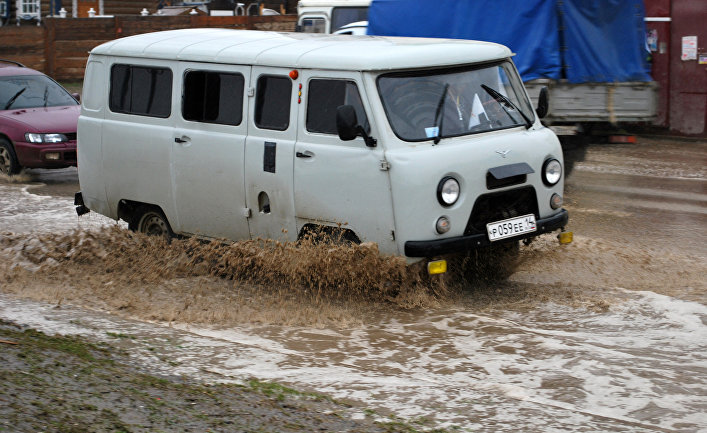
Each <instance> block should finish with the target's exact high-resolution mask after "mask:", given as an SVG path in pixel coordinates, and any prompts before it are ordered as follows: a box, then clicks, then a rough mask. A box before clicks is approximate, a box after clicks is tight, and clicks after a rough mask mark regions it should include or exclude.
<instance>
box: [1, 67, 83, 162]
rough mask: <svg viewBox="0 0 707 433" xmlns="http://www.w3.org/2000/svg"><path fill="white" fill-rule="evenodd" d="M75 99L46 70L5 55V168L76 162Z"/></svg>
mask: <svg viewBox="0 0 707 433" xmlns="http://www.w3.org/2000/svg"><path fill="white" fill-rule="evenodd" d="M77 97H78V95H77V96H76V98H77ZM76 98H75V97H74V96H72V95H71V94H70V93H69V92H68V91H66V89H64V88H63V87H61V85H59V84H58V83H57V82H56V81H54V80H52V79H51V78H49V77H47V76H46V75H44V74H42V73H41V72H38V71H35V70H34V69H30V68H26V67H24V66H23V65H21V64H20V63H17V62H12V61H8V60H2V59H0V172H2V173H4V174H15V173H17V172H19V171H20V170H21V169H22V168H23V167H28V168H63V167H68V166H72V165H73V166H75V165H76V123H77V121H78V118H79V111H80V108H81V107H80V105H79V103H78V102H77V99H76Z"/></svg>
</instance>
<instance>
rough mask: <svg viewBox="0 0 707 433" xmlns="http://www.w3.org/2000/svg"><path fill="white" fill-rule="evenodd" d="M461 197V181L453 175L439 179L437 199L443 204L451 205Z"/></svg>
mask: <svg viewBox="0 0 707 433" xmlns="http://www.w3.org/2000/svg"><path fill="white" fill-rule="evenodd" d="M458 199H459V182H457V180H456V179H455V178H453V177H451V176H447V177H445V178H443V179H442V180H440V181H439V185H437V200H438V201H439V204H441V205H442V206H451V205H453V204H454V203H456V202H457V200H458Z"/></svg>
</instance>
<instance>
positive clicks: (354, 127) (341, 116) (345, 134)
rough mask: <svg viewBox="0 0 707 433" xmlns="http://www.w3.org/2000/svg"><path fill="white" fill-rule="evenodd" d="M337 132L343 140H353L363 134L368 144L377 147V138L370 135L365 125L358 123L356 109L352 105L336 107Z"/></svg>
mask: <svg viewBox="0 0 707 433" xmlns="http://www.w3.org/2000/svg"><path fill="white" fill-rule="evenodd" d="M336 132H338V133H339V138H340V139H342V140H343V141H351V140H353V139H354V138H356V137H358V136H361V137H363V141H365V142H366V146H368V147H376V139H375V138H372V137H371V136H369V135H368V134H367V133H366V130H365V129H363V126H361V125H359V124H358V118H357V117H356V110H355V109H354V107H353V106H352V105H341V106H339V107H338V108H337V109H336Z"/></svg>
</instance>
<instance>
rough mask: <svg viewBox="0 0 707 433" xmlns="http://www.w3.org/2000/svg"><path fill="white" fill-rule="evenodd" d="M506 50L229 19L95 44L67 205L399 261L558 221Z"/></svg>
mask: <svg viewBox="0 0 707 433" xmlns="http://www.w3.org/2000/svg"><path fill="white" fill-rule="evenodd" d="M511 56H512V54H511V52H510V51H509V50H508V48H506V47H504V46H502V45H498V44H493V43H486V42H472V41H461V40H442V39H408V38H383V37H369V36H336V35H319V34H310V35H307V34H303V33H275V32H258V31H243V30H226V29H189V30H175V31H167V32H158V33H148V34H144V35H139V36H132V37H127V38H122V39H117V40H115V41H112V42H108V43H105V44H103V45H100V46H98V47H97V48H95V49H93V50H92V51H91V53H90V57H89V59H88V64H87V68H86V75H85V81H84V89H83V103H82V110H81V116H80V118H79V126H78V167H79V180H80V185H81V192H80V193H78V194H77V197H76V204H77V206H78V207H77V211H78V212H79V213H85V212H87V211H88V210H89V209H90V210H92V211H95V212H98V213H101V214H103V215H107V216H109V217H111V218H114V219H118V218H120V219H123V220H125V221H127V222H128V223H129V227H130V228H131V229H134V230H138V231H141V232H146V233H155V234H164V235H174V234H178V235H198V236H200V237H204V238H227V239H232V240H239V239H255V238H271V239H282V240H288V241H294V240H296V239H298V236H301V235H302V234H303V233H305V232H307V230H310V229H316V228H320V227H329V228H331V229H332V230H341V231H343V234H344V235H345V237H346V239H349V240H353V241H356V242H375V243H376V244H377V245H378V248H379V250H380V252H381V253H382V254H387V255H404V256H406V257H407V258H408V260H409V262H411V263H412V262H415V261H419V260H420V259H432V258H437V257H439V256H441V255H443V254H446V253H455V252H466V251H470V250H473V249H476V248H483V247H487V246H489V245H492V244H494V245H495V244H501V243H505V242H515V243H516V244H517V243H518V241H519V240H521V239H529V238H532V237H534V236H537V235H539V234H542V233H546V232H550V231H554V230H559V229H562V228H563V227H564V226H565V225H566V224H567V220H568V214H567V211H566V210H564V209H562V194H563V174H562V172H563V170H562V167H563V159H562V150H561V147H560V144H559V141H558V140H557V137H556V136H555V135H554V134H553V133H552V132H551V131H550V130H549V129H547V128H545V127H543V125H542V124H541V123H540V120H539V117H540V116H538V115H537V114H536V111H535V110H534V109H533V108H532V107H531V105H530V101H529V99H528V95H527V94H526V92H525V90H524V88H523V85H522V83H521V81H520V78H519V76H518V73H517V71H516V69H515V67H514V65H513V63H512V61H511ZM542 99H543V98H541V100H542ZM539 111H542V110H540V109H539ZM438 269H442V268H438ZM440 272H441V271H440Z"/></svg>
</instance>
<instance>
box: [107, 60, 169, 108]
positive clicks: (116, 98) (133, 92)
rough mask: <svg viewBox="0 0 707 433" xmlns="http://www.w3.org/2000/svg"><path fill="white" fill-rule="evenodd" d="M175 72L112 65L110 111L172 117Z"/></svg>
mask: <svg viewBox="0 0 707 433" xmlns="http://www.w3.org/2000/svg"><path fill="white" fill-rule="evenodd" d="M171 106H172V71H171V70H170V69H168V68H153V67H145V66H135V65H113V67H112V68H111V71H110V110H111V111H113V112H115V113H125V114H137V115H140V116H151V117H169V115H170V113H171Z"/></svg>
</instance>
